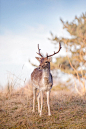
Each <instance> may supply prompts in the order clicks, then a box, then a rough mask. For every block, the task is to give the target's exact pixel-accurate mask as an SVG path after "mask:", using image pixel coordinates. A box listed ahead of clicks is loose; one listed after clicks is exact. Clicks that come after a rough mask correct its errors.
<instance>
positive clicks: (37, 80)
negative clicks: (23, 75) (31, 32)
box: [31, 43, 61, 116]
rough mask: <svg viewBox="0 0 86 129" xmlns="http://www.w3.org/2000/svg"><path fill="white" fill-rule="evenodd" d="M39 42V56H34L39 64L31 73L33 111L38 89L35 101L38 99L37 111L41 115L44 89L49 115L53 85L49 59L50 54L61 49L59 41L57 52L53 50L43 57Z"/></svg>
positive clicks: (49, 113)
mask: <svg viewBox="0 0 86 129" xmlns="http://www.w3.org/2000/svg"><path fill="white" fill-rule="evenodd" d="M40 50H41V49H39V44H38V53H37V52H36V53H37V54H38V55H39V56H40V57H35V58H36V59H37V60H38V61H39V63H40V65H39V67H38V68H35V69H34V70H33V72H32V73H31V83H32V87H33V112H35V101H36V92H37V90H39V93H38V96H37V101H38V113H39V114H40V116H41V115H42V108H43V92H44V91H45V92H46V93H47V106H48V116H51V112H50V91H51V88H52V86H53V77H52V74H51V73H50V61H51V56H54V55H55V54H57V53H59V51H60V50H61V43H59V50H58V51H57V52H55V51H54V53H53V54H51V55H48V53H47V54H46V57H44V56H43V55H42V54H41V53H40Z"/></svg>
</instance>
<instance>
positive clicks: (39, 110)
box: [37, 91, 40, 113]
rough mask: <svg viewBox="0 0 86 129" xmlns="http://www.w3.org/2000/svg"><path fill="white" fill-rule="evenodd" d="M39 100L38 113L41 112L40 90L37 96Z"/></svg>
mask: <svg viewBox="0 0 86 129" xmlns="http://www.w3.org/2000/svg"><path fill="white" fill-rule="evenodd" d="M37 101H38V113H40V91H39V94H38V97H37Z"/></svg>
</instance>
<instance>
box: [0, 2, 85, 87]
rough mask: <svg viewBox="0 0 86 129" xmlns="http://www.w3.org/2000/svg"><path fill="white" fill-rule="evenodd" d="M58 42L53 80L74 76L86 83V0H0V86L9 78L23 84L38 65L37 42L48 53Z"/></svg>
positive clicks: (67, 79) (53, 62)
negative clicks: (60, 47)
mask: <svg viewBox="0 0 86 129" xmlns="http://www.w3.org/2000/svg"><path fill="white" fill-rule="evenodd" d="M59 42H61V46H62V49H61V51H60V52H59V53H58V54H57V55H55V56H53V57H52V62H51V70H52V74H53V76H54V82H56V83H57V82H58V79H59V80H60V81H63V82H64V81H66V82H68V83H69V82H70V80H71V78H73V77H74V78H75V79H76V81H77V80H78V81H79V83H82V84H84V85H82V87H85V79H86V63H85V61H86V56H85V55H86V1H85V0H76V1H75V0H72V1H69V0H40V1H39V0H0V88H1V89H2V88H3V87H4V86H6V85H7V83H8V82H9V81H11V82H13V83H14V85H15V86H16V87H17V86H20V87H21V86H24V85H25V83H27V82H28V81H29V79H30V74H31V72H32V71H33V69H34V67H33V65H34V64H35V65H39V63H38V61H37V60H36V59H35V57H36V56H38V55H37V54H36V52H37V51H38V49H37V44H39V46H40V48H41V52H42V53H43V54H44V55H46V53H48V54H52V53H53V52H54V51H57V50H58V49H59V44H58V43H59ZM75 57H76V58H75ZM79 59H80V60H79ZM29 60H30V62H29ZM31 63H33V64H32V65H31ZM73 82H74V81H73ZM71 83H72V82H71ZM75 84H76V83H75Z"/></svg>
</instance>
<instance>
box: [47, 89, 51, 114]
mask: <svg viewBox="0 0 86 129" xmlns="http://www.w3.org/2000/svg"><path fill="white" fill-rule="evenodd" d="M47 106H48V115H49V116H51V113H50V91H47Z"/></svg>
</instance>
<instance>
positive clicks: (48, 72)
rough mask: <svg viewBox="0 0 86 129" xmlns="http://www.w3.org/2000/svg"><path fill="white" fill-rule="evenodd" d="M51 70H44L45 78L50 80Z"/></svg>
mask: <svg viewBox="0 0 86 129" xmlns="http://www.w3.org/2000/svg"><path fill="white" fill-rule="evenodd" d="M49 76H50V68H46V69H43V78H49Z"/></svg>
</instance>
